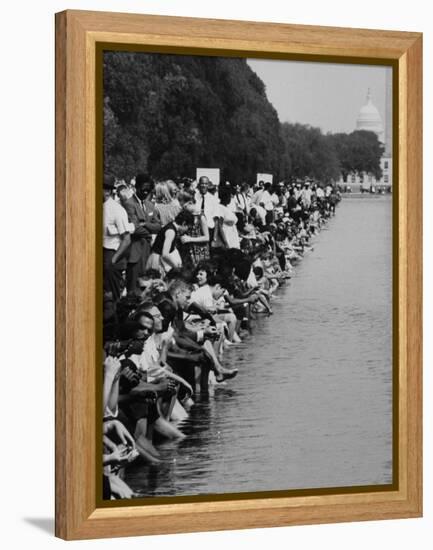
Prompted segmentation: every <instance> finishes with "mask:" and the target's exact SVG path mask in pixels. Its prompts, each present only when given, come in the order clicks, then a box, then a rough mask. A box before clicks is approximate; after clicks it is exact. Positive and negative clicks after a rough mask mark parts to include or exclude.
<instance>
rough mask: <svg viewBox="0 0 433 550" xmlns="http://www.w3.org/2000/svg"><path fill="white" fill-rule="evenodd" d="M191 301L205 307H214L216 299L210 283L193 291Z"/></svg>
mask: <svg viewBox="0 0 433 550" xmlns="http://www.w3.org/2000/svg"><path fill="white" fill-rule="evenodd" d="M191 301H192V302H195V303H196V304H198V305H199V306H202V307H204V308H205V309H214V307H215V306H214V299H213V296H212V291H211V289H210V286H209V285H203V286H199V287H198V288H197V290H194V291H193V292H192V293H191Z"/></svg>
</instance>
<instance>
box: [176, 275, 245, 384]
mask: <svg viewBox="0 0 433 550" xmlns="http://www.w3.org/2000/svg"><path fill="white" fill-rule="evenodd" d="M169 296H170V298H171V300H172V303H173V305H174V311H173V314H172V319H171V320H170V321H171V324H172V327H173V329H174V340H175V347H174V348H173V347H172V349H171V350H170V351H169V354H168V357H169V360H171V361H173V360H176V356H175V354H176V353H177V352H180V357H179V359H185V360H188V354H193V355H196V356H197V357H193V358H192V359H191V361H192V362H194V361H196V364H199V365H200V366H201V367H202V370H204V371H207V374H208V371H209V370H212V371H214V372H215V377H216V380H217V382H222V381H223V380H225V379H228V378H233V377H234V376H236V374H237V372H238V371H237V369H232V370H230V369H226V368H224V367H223V366H222V365H221V363H220V362H219V361H218V359H217V357H216V355H215V351H214V349H213V346H212V343H211V341H210V340H213V339H215V337H217V336H218V334H217V330H216V328H215V327H214V326H210V327H206V328H204V329H202V330H197V331H194V330H191V329H188V328H187V327H186V325H185V321H184V312H185V311H186V310H187V308H188V306H189V303H190V301H191V286H190V285H189V284H188V283H186V282H185V281H182V280H180V279H176V280H174V281H171V283H170V287H169ZM184 352H187V353H186V354H185V353H184ZM170 364H171V363H170ZM183 366H184V365H183ZM179 367H181V365H179V364H177V365H176V368H179Z"/></svg>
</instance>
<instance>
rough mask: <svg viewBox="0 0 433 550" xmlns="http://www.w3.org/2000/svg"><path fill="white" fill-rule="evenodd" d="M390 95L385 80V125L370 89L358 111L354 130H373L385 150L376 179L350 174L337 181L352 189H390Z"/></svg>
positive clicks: (389, 87) (370, 176) (366, 175)
mask: <svg viewBox="0 0 433 550" xmlns="http://www.w3.org/2000/svg"><path fill="white" fill-rule="evenodd" d="M391 105H392V96H391V83H390V82H388V81H387V92H386V107H385V108H386V113H385V116H386V120H385V125H384V124H383V122H382V117H381V116H380V113H379V110H378V109H377V107H376V106H375V105H374V103H373V100H372V95H371V91H370V89H368V92H367V101H366V104H365V105H363V106H362V107H361V109H360V111H359V114H358V117H357V119H356V128H355V130H368V131H370V132H374V133H375V134H376V135H377V137H378V139H379V141H380V142H381V143H382V145H384V147H385V151H384V153H383V156H382V158H381V159H380V166H381V168H382V177H381V178H380V179H379V180H378V179H376V178H375V176H374V175H373V174H368V173H367V174H361V175H360V174H350V175H349V176H348V178H347V182H343V179H341V180H340V181H339V182H338V183H340V184H342V185H344V184H345V183H346V184H347V185H350V187H351V188H352V190H354V191H355V190H356V191H357V190H358V188H359V190H360V191H363V192H365V191H372V192H377V191H381V190H384V191H391V187H392V133H391V132H392V130H391V122H392V114H391V113H392V110H391V109H392V107H391Z"/></svg>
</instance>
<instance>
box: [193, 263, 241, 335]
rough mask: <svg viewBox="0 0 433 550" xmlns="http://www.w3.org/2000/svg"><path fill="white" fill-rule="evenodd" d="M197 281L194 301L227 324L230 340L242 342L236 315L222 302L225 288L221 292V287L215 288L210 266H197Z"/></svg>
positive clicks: (216, 318)
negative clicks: (237, 327) (237, 329)
mask: <svg viewBox="0 0 433 550" xmlns="http://www.w3.org/2000/svg"><path fill="white" fill-rule="evenodd" d="M196 281H197V287H198V288H197V289H196V290H193V292H192V294H191V300H192V302H194V303H197V304H198V305H200V306H202V307H204V308H205V309H206V310H207V311H209V313H211V314H212V316H213V318H214V319H215V320H216V321H219V322H221V323H224V324H225V325H226V326H227V331H228V334H227V339H228V341H229V342H231V343H239V342H241V339H240V338H239V336H238V335H237V333H236V315H235V314H234V313H233V311H231V310H230V307H228V306H225V305H224V303H221V302H220V300H221V298H222V297H223V295H224V292H225V290H224V289H221V291H220V292H219V289H216V288H214V284H215V281H214V280H213V277H212V273H211V270H210V268H209V266H207V265H205V264H202V265H200V266H199V267H198V268H197V272H196ZM217 283H219V281H217Z"/></svg>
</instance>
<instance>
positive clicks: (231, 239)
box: [219, 204, 240, 248]
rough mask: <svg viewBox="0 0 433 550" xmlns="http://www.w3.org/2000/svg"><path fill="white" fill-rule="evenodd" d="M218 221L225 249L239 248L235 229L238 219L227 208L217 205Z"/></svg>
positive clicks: (237, 234)
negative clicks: (225, 245) (223, 237)
mask: <svg viewBox="0 0 433 550" xmlns="http://www.w3.org/2000/svg"><path fill="white" fill-rule="evenodd" d="M219 219H220V222H222V223H221V231H222V232H223V233H224V236H225V239H226V242H227V248H240V241H239V233H238V230H237V228H236V223H237V221H238V218H237V216H236V214H235V213H234V212H233V211H232V210H231V209H230V208H228V207H227V206H224V205H222V204H220V205H219Z"/></svg>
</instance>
